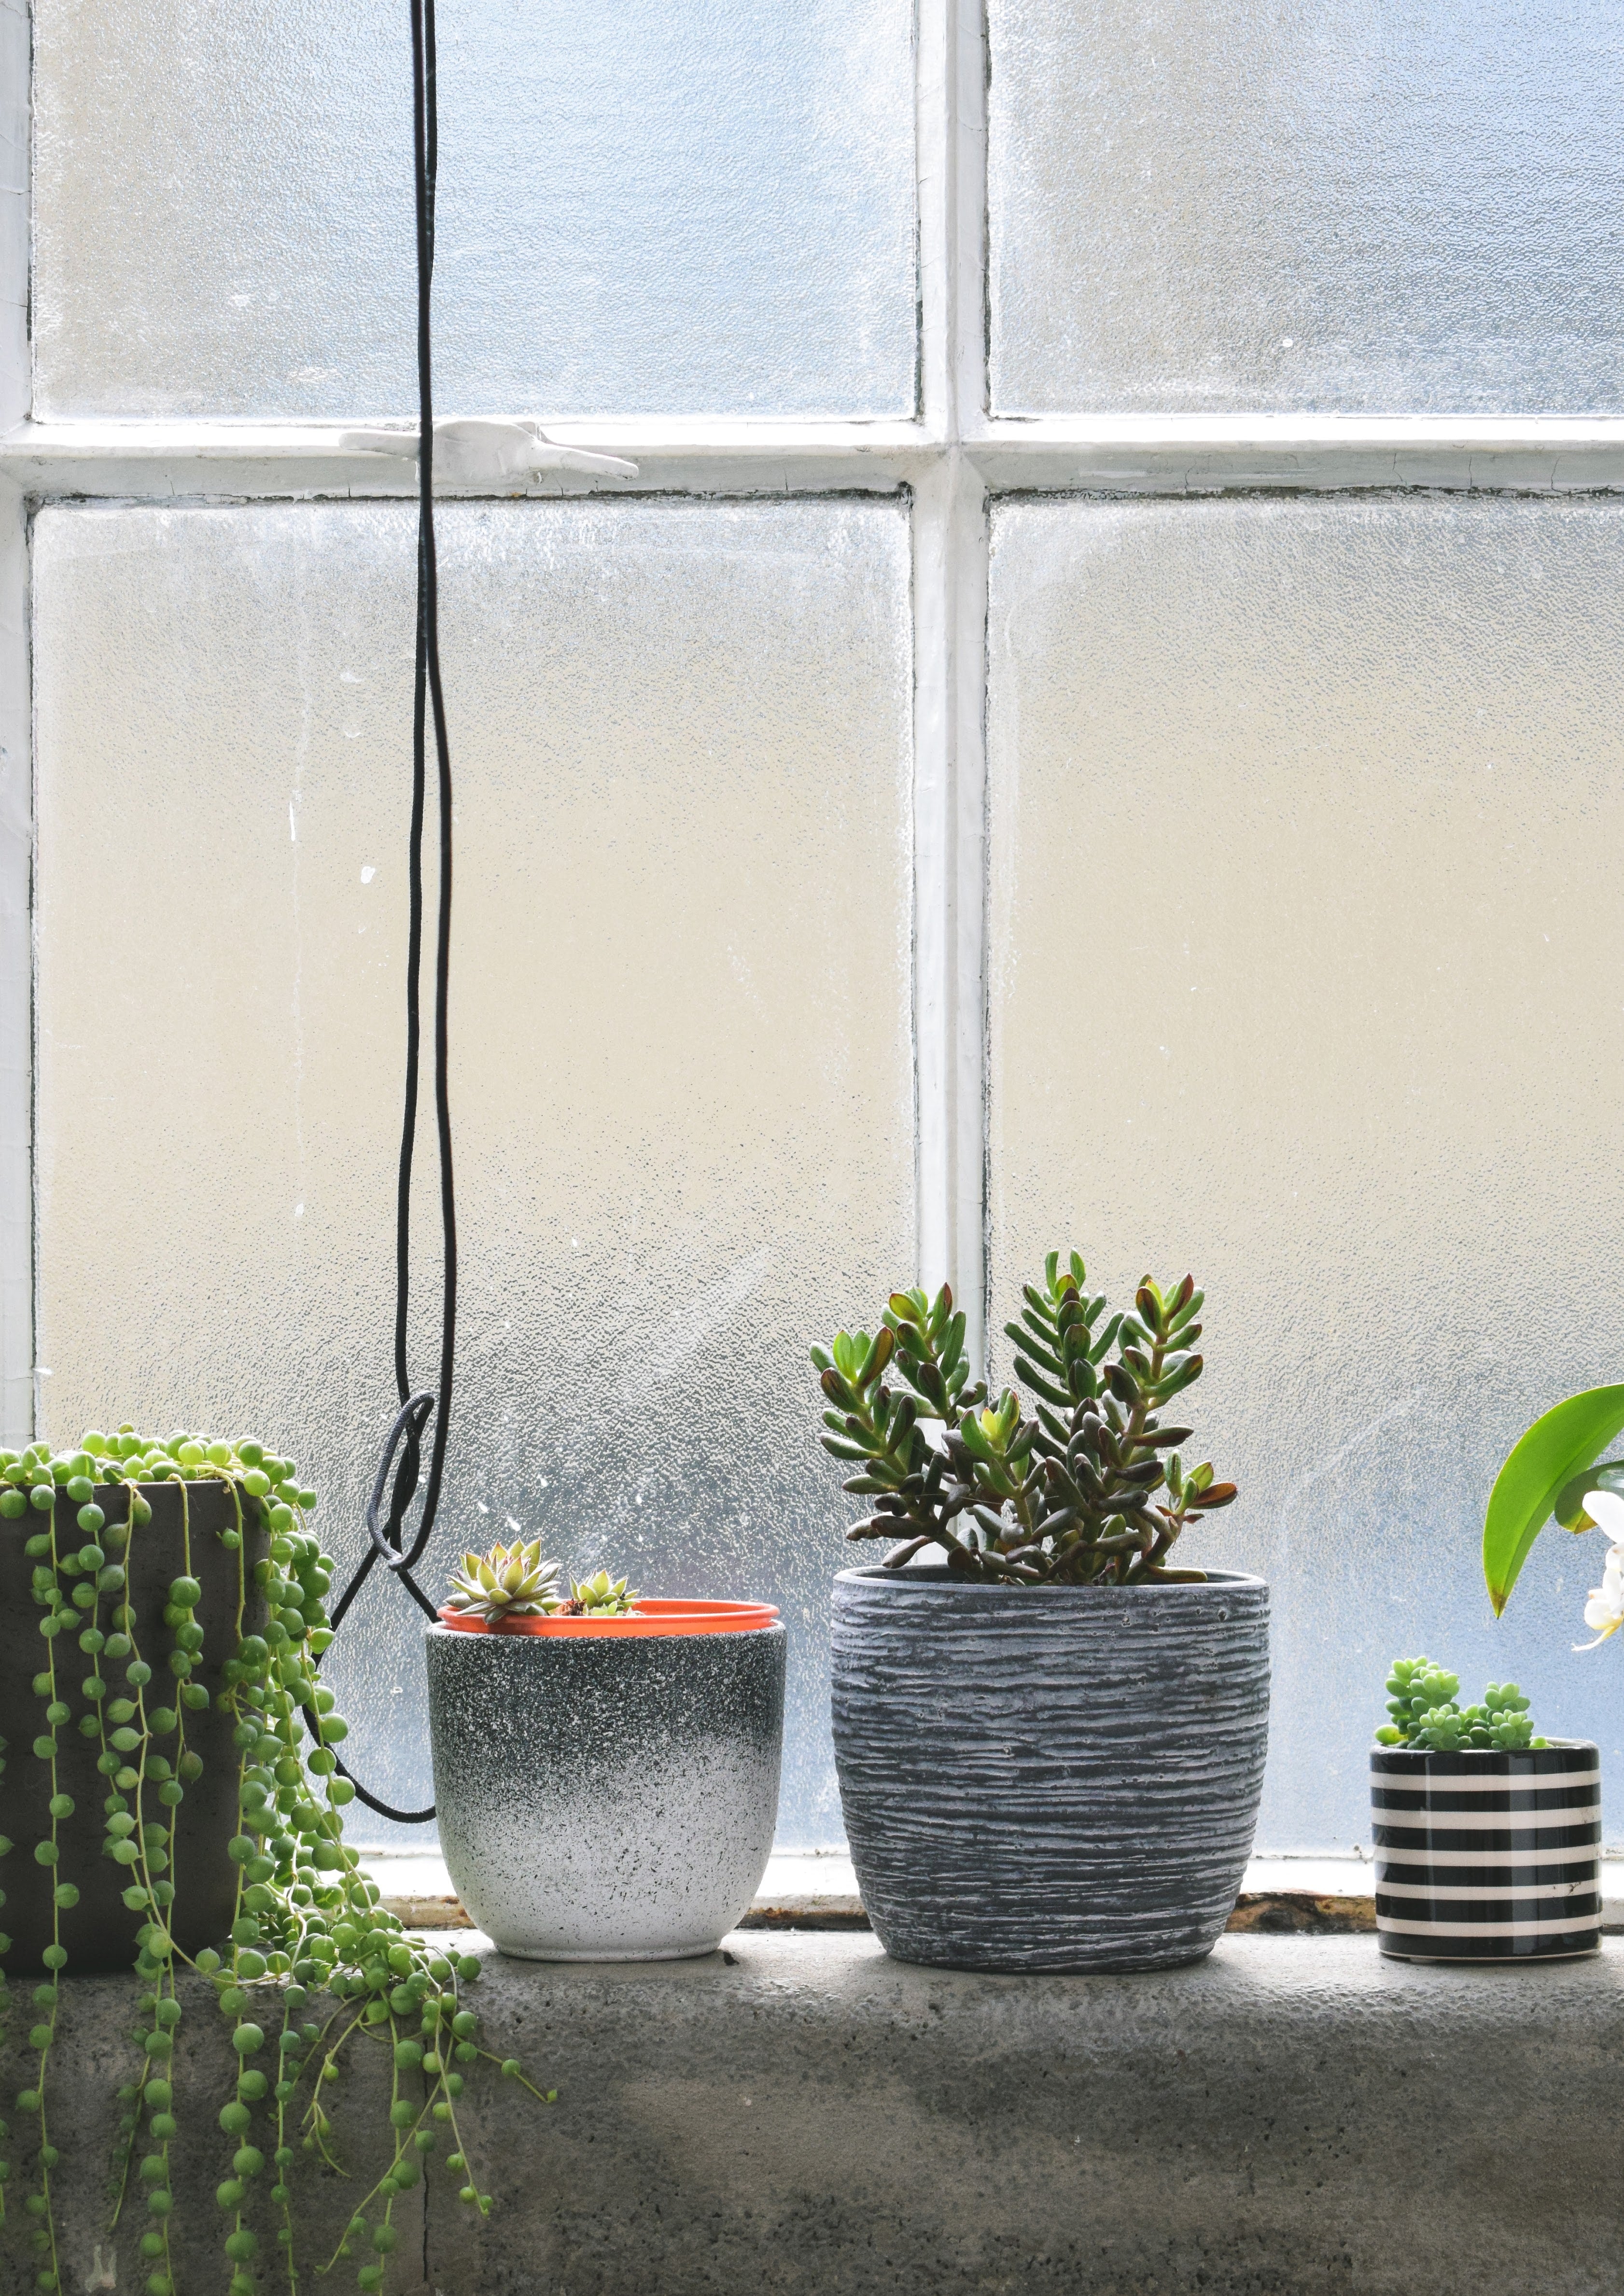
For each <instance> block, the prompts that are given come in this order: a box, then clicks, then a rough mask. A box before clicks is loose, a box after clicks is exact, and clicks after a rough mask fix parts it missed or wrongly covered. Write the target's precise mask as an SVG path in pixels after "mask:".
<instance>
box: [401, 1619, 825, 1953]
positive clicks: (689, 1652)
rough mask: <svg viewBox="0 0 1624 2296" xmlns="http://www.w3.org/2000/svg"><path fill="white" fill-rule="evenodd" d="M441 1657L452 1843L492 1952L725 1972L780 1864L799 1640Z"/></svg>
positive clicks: (712, 1640) (570, 1643)
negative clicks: (787, 1734) (740, 1927)
mask: <svg viewBox="0 0 1624 2296" xmlns="http://www.w3.org/2000/svg"><path fill="white" fill-rule="evenodd" d="M425 1639H426V1642H427V1645H428V1662H429V1731H430V1736H431V1742H432V1745H433V1751H434V1798H435V1800H436V1802H437V1804H438V1805H439V1831H440V1842H441V1846H442V1847H443V1849H444V1850H445V1853H446V1864H447V1867H448V1868H449V1870H450V1874H451V1879H452V1882H453V1884H454V1886H455V1890H456V1892H457V1895H458V1896H459V1897H460V1898H461V1899H462V1901H463V1904H464V1905H465V1906H466V1907H467V1908H468V1911H469V1913H470V1914H471V1915H472V1916H473V1919H474V1920H475V1922H476V1923H478V1924H479V1926H480V1928H481V1929H482V1930H483V1931H485V1932H486V1934H487V1935H488V1937H490V1938H492V1939H494V1940H495V1942H496V1944H497V1945H498V1946H500V1947H501V1948H502V1950H503V1952H504V1953H511V1954H517V1955H519V1956H521V1957H522V1958H523V1959H525V1960H529V1961H666V1960H677V1959H680V1958H682V1957H684V1956H686V1955H689V1954H698V1953H710V1952H713V1951H714V1950H715V1948H717V1946H718V1945H719V1944H720V1942H721V1940H722V1939H723V1937H724V1936H725V1935H726V1932H727V1931H729V1930H730V1929H733V1928H735V1927H736V1926H737V1924H738V1922H739V1920H740V1918H741V1916H742V1915H743V1914H744V1913H745V1912H746V1911H747V1910H748V1909H749V1907H750V1899H751V1898H753V1897H754V1896H755V1894H756V1890H757V1888H758V1887H759V1883H760V1880H761V1876H762V1874H763V1873H764V1872H765V1870H766V1867H767V1857H768V1854H769V1852H770V1851H771V1849H772V1846H773V1828H774V1825H775V1822H776V1819H777V1816H778V1767H779V1758H780V1755H781V1753H782V1751H783V1666H784V1631H783V1628H782V1627H781V1626H776V1625H774V1626H770V1627H758V1628H752V1629H750V1631H748V1632H745V1633H738V1634H703V1635H649V1636H623V1637H622V1636H614V1635H611V1634H605V1635H595V1636H546V1635H473V1634H463V1633H459V1632H457V1631H456V1630H455V1629H454V1628H448V1627H431V1628H429V1630H428V1634H427V1636H426V1637H425Z"/></svg>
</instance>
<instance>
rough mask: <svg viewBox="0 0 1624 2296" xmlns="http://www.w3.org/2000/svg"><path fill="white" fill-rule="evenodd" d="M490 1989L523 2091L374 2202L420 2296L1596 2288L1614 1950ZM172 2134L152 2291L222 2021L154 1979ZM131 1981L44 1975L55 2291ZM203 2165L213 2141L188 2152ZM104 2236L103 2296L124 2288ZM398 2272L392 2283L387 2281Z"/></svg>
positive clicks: (376, 2096)
mask: <svg viewBox="0 0 1624 2296" xmlns="http://www.w3.org/2000/svg"><path fill="white" fill-rule="evenodd" d="M469 1942H470V1944H471V1945H472V1948H473V1949H474V1950H475V1951H476V1952H477V1953H478V1954H479V1955H480V1959H481V1961H482V1962H483V1964H484V1968H483V1975H482V1981H481V1982H480V1985H479V1986H478V1987H477V1989H475V1991H474V1994H473V1996H472V2000H473V2003H474V2005H477V2007H478V2009H479V2011H480V2016H481V2019H482V2024H483V2038H484V2041H485V2045H486V2046H488V2047H491V2048H494V2049H495V2050H496V2051H497V2053H498V2054H506V2052H507V2051H508V2050H510V2049H511V2050H512V2051H513V2053H514V2054H516V2055H518V2056H519V2057H520V2058H521V2061H522V2062H523V2063H524V2065H525V2068H526V2070H527V2071H528V2072H529V2075H530V2077H531V2079H534V2080H536V2081H537V2085H538V2086H539V2087H544V2088H549V2089H556V2091H557V2092H558V2095H557V2101H556V2103H554V2105H553V2107H552V2108H551V2110H544V2109H543V2108H542V2107H541V2106H540V2105H539V2104H537V2103H535V2101H534V2100H533V2099H532V2098H530V2097H529V2096H527V2095H524V2094H523V2093H522V2092H521V2091H520V2090H517V2089H516V2088H515V2087H513V2085H511V2084H510V2083H508V2082H505V2081H501V2080H497V2079H489V2080H486V2079H479V2080H471V2081H470V2082H469V2084H468V2087H467V2090H466V2092H465V2093H464V2095H463V2101H462V2103H460V2105H459V2107H458V2120H457V2133H458V2137H459V2141H460V2142H461V2143H462V2144H463V2145H464V2146H465V2149H466V2151H467V2153H468V2155H469V2157H470V2160H471V2161H472V2162H473V2163H474V2164H475V2165H476V2169H477V2173H478V2177H479V2181H480V2186H481V2188H482V2189H485V2190H488V2192H489V2193H490V2194H491V2195H492V2197H493V2202H494V2205H493V2207H492V2210H491V2213H490V2215H489V2217H488V2218H487V2219H484V2220H480V2219H479V2218H476V2217H472V2216H471V2214H470V2212H469V2211H467V2210H460V2209H458V2208H456V2207H455V2204H454V2203H451V2202H450V2200H449V2194H448V2192H447V2177H446V2175H445V2171H444V2169H442V2168H440V2167H439V2165H438V2163H437V2164H436V2166H435V2167H434V2169H433V2170H432V2172H431V2177H430V2181H429V2186H428V2202H427V2223H426V2225H425V2222H424V2187H423V2186H422V2185H419V2186H418V2187H416V2188H415V2189H414V2190H413V2191H411V2192H409V2193H408V2194H405V2195H403V2196H402V2198H401V2199H400V2201H399V2202H398V2203H397V2207H396V2215H395V2221H396V2225H397V2228H398V2235H399V2240H400V2245H401V2249H402V2251H403V2257H404V2259H405V2265H404V2268H403V2270H402V2272H401V2276H400V2278H399V2280H398V2284H397V2285H398V2287H399V2288H400V2289H402V2290H406V2289H409V2290H411V2291H413V2292H414V2296H415V2292H417V2291H418V2290H419V2279H418V2271H419V2267H418V2258H419V2256H421V2258H422V2286H423V2288H424V2289H425V2290H426V2291H443V2292H445V2296H457V2292H466V2291H472V2290H489V2291H503V2290H504V2291H509V2292H529V2296H563V2292H566V2291H567V2292H568V2296H629V2292H633V2291H636V2292H643V2291H647V2292H650V2296H654V2292H658V2296H811V2292H814V2291H816V2296H882V2292H883V2296H988V2292H995V2291H1013V2290H1015V2289H1019V2290H1020V2291H1021V2296H1185V2292H1188V2296H1194V2292H1195V2291H1197V2290H1199V2291H1201V2292H1202V2296H1310V2292H1314V2296H1317V2292H1322V2291H1330V2290H1337V2291H1341V2292H1347V2296H1415V2292H1416V2291H1417V2290H1423V2291H1424V2292H1425V2296H1528V2292H1529V2291H1530V2289H1539V2290H1542V2291H1546V2292H1548V2296H1580V2292H1583V2291H1595V2290H1597V2289H1602V2288H1612V2287H1613V2286H1615V2285H1616V2283H1617V2263H1618V2255H1617V2242H1618V2234H1617V2210H1616V2206H1615V2204H1614V2201H1615V2194H1616V2187H1617V2158H1616V2155H1617V2137H1616V2130H1617V2122H1618V2112H1617V2087H1618V2068H1619V2065H1620V2062H1624V1944H1615V1943H1609V1944H1608V1945H1607V1946H1606V1947H1604V1948H1603V1952H1602V1953H1601V1955H1599V1956H1593V1957H1590V1958H1587V1959H1585V1960H1580V1961H1574V1962H1547V1963H1545V1964H1538V1965H1536V1966H1533V1967H1523V1968H1503V1969H1484V1968H1482V1967H1480V1966H1478V1967H1472V1966H1467V1967H1433V1968H1426V1967H1420V1966H1413V1965H1411V1964H1405V1963H1398V1962H1387V1961H1383V1960H1382V1959H1381V1958H1380V1956H1378V1954H1377V1952H1376V1949H1375V1943H1374V1939H1370V1938H1357V1937H1320V1938H1309V1937H1278V1938H1260V1937H1255V1936H1252V1937H1248V1936H1232V1937H1226V1938H1222V1939H1219V1941H1218V1947H1217V1949H1216V1950H1215V1951H1214V1953H1213V1954H1212V1955H1211V1956H1210V1958H1209V1959H1208V1960H1206V1961H1204V1962H1201V1963H1198V1964H1194V1965H1193V1966H1191V1967H1189V1968H1185V1969H1178V1970H1170V1971H1163V1972H1156V1973H1153V1974H1147V1975H1140V1976H1128V1977H1043V1976H1036V1977H988V1976H977V1975H972V1974H966V1973H963V1972H956V1971H951V1970H935V1969H923V1968H917V1967H912V1966H909V1965H908V1964H904V1963H900V1962H895V1961H891V1960H890V1959H888V1957H887V1956H885V1955H884V1954H883V1953H882V1951H881V1949H880V1946H879V1943H878V1941H877V1939H874V1937H872V1936H870V1935H866V1934H863V1933H847V1934H845V1935H840V1934H830V1933H823V1934H812V1935H794V1934H791V1933H789V1932H787V1931H760V1930H755V1931H735V1932H734V1935H733V1936H732V1937H730V1938H729V1939H727V1940H726V1945H725V1947H724V1948H723V1949H722V1950H721V1951H720V1952H718V1953H715V1954H709V1955H707V1956H703V1957H702V1958H701V1959H698V1960H695V1961H688V1962H663V1963H652V1964H650V1963H644V1964H632V1963H619V1964H573V1965H569V1966H561V1965H559V1964H542V1963H534V1962H530V1963H527V1962H521V1961H511V1960H507V1959H504V1957H503V1956H501V1955H499V1954H496V1953H495V1952H494V1951H492V1950H491V1948H489V1946H488V1941H487V1940H486V1939H483V1938H481V1937H480V1936H478V1934H477V1933H472V1934H471V1936H470V1939H469ZM183 1992H184V1995H185V2002H186V2014H185V2018H184V2019H183V2021H182V2025H181V2029H180V2039H179V2047H178V2050H177V2054H176V2067H177V2070H176V2079H178V2080H180V2081H182V2082H183V2083H184V2084H185V2092H186V2094H187V2095H188V2096H189V2097H190V2099H191V2102H192V2105H193V2107H194V2108H196V2110H194V2111H193V2113H192V2116H191V2119H190V2121H189V2124H188V2125H189V2127H190V2128H192V2129H193V2130H194V2131H195V2132H196V2141H194V2142H193V2141H189V2143H188V2145H187V2146H186V2148H185V2159H184V2164H183V2171H182V2173H181V2176H180V2182H181V2183H182V2184H183V2185H184V2187H185V2189H184V2192H182V2194H181V2198H182V2199H183V2200H184V2202H185V2206H184V2208H177V2210H176V2216H175V2218H174V2224H175V2226H176V2232H175V2238H176V2259H175V2262H176V2283H177V2284H178V2285H180V2286H183V2287H191V2286H193V2285H202V2284H205V2283H206V2282H207V2281H208V2278H209V2274H210V2273H211V2272H213V2271H214V2270H215V2267H216V2266H217V2260H218V2243H219V2238H220V2226H219V2223H218V2219H217V2211H216V2210H215V2209H214V2208H213V2206H212V2204H211V2196H212V2190H213V2185H214V2180H215V2177H216V2176H217V2174H218V2173H219V2169H220V2163H219V2161H218V2159H217V2155H216V2152H215V2148H214V2145H213V2144H210V2143H209V2141H208V2137H209V2122H210V2120H211V2118H212V2114H211V2111H205V2110H203V2108H204V2107H205V2106H206V2105H209V2104H210V2103H211V2101H213V2100H217V2097H218V2096H219V2095H222V2094H225V2093H226V2092H227V2091H228V2089H229V2086H230V2082H231V2079H232V2073H233V2067H234V2060H233V2058H232V2056H231V2051H230V2040H229V2034H228V2030H227V2028H226V2023H225V2021H223V2020H221V2019H220V2018H219V2017H217V2016H216V2015H214V2014H212V2013H211V2002H210V1998H209V1995H208V1993H207V1991H206V1989H205V1988H204V1987H203V1986H202V1984H201V1982H200V1981H199V1980H191V1979H188V1980H186V1981H185V1984H184V1986H183ZM132 1998H133V1980H130V1979H128V1978H122V1977H119V1978H94V1977H90V1978H83V1979H78V1980H75V1982H74V1984H73V1987H72V1990H71V1996H70V2005H69V2014H68V2017H67V2021H66V2025H65V2029H64V2036H63V2046H62V2052H61V2062H60V2064H59V2066H58V2071H57V2077H56V2078H57V2090H56V2100H55V2106H54V2111H55V2116H56V2121H57V2125H58V2127H59V2128H72V2129H73V2130H74V2131H75V2146H74V2151H73V2154H72V2156H71V2159H70V2161H68V2162H66V2163H65V2164H64V2168H63V2170H62V2177H63V2180H64V2181H63V2186H62V2209H63V2211H64V2213H63V2218H62V2221H63V2224H64V2227H65V2230H64V2240H65V2243H66V2245H65V2251H64V2255H63V2259H62V2262H63V2271H64V2283H63V2284H64V2286H72V2287H74V2288H78V2287H80V2286H99V2285H103V2284H104V2283H103V2281H102V2278H101V2276H100V2274H99V2273H97V2272H96V2271H95V2269H94V2265H93V2259H92V2255H91V2244H92V2236H93V2235H94V2236H95V2237H98V2238H102V2239H103V2240H104V2239H105V2234H104V2232H103V2229H102V2227H103V2225H104V2221H105V2218H104V2210H103V2183H104V2170H105V2162H106V2161H107V2159H108V2158H109V2157H111V2152H112V2149H113V2147H114V2144H115V2143H116V2130H115V2127H114V2122H115V2120H116V2115H117V2112H118V2107H117V2106H116V2104H115V2103H114V2102H113V2095H112V2089H113V2079H115V2078H116V2076H111V2075H110V2073H109V2071H108V2068H109V2066H110V2065H111V2064H113V2063H115V2062H117V2063H119V2064H122V2063H123V2062H124V2059H125V2057H126V2056H127V2048H128V2043H127V2031H128V2026H129V2016H130V2008H131V2002H132ZM390 2077H391V2076H390V2064H389V2056H388V2053H387V2052H386V2051H382V2050H365V2049H362V2050H359V2051H358V2052H357V2062H355V2063H354V2064H352V2065H351V2066H350V2068H349V2070H348V2071H346V2072H345V2073H344V2074H343V2076H342V2077H341V2079H340V2081H339V2083H338V2084H337V2085H336V2086H335V2087H332V2090H331V2091H327V2090H324V2093H323V2094H324V2103H325V2104H326V2107H327V2110H328V2111H329V2112H330V2113H331V2115H332V2145H333V2148H334V2152H335V2155H336V2157H337V2158H338V2159H339V2161H340V2163H341V2165H342V2166H343V2168H344V2169H346V2170H349V2171H352V2172H353V2173H354V2176H355V2177H356V2178H357V2180H358V2181H356V2182H351V2181H349V2180H348V2179H347V2178H342V2177H327V2176H321V2175H317V2174H316V2173H315V2172H314V2164H311V2166H310V2168H308V2169H306V2170H305V2171H301V2182H302V2195H301V2201H300V2207H301V2209H308V2211H309V2214H310V2221H309V2223H308V2228H307V2233H306V2235H305V2238H304V2242H303V2247H302V2250H301V2257H300V2261H301V2262H306V2263H308V2262H311V2261H318V2260H320V2259H321V2258H324V2257H325V2256H326V2255H327V2254H329V2253H331V2251H332V2245H333V2243H334V2242H335V2241H336V2239H337V2237H338V2236H339V2235H340V2233H341V2231H342V2227H343V2224H344V2221H345V2219H346V2218H347V2216H348V2214H349V2210H350V2209H351V2207H352V2206H353V2205H354V2203H355V2201H356V2200H357V2198H358V2197H359V2195H360V2194H361V2193H362V2192H363V2191H364V2190H365V2187H366V2185H367V2184H368V2183H369V2182H370V2180H371V2178H372V2177H373V2176H374V2175H375V2174H376V2173H377V2172H378V2169H379V2168H380V2167H381V2161H382V2159H383V2157H384V2155H383V2153H382V2150H381V2147H382V2142H383V2122H384V2120H385V2117H386V2115H387V2111H388V2106H389V2099H390ZM216 2142H217V2140H216ZM138 2228H139V2227H138V2226H135V2227H133V2228H130V2229H128V2230H127V2231H121V2233H120V2235H119V2241H120V2243H121V2244H122V2246H123V2249H124V2253H123V2255H122V2256H121V2258H120V2259H119V2261H120V2264H121V2266H123V2267H126V2268H124V2269H120V2271H119V2283H120V2284H121V2285H122V2284H124V2283H125V2282H126V2281H128V2282H129V2283H130V2284H132V2285H133V2284H135V2279H136V2277H137V2275H138V2273H139V2271H140V2268H141V2267H139V2265H138V2262H137V2259H135V2255H134V2252H133V2251H134V2244H135V2231H136V2230H138ZM408 2272H409V2275H410V2276H409V2277H408V2276H407V2274H408Z"/></svg>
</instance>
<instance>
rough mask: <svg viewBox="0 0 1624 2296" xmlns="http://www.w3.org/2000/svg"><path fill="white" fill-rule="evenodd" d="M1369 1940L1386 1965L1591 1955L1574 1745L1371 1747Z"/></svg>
mask: <svg viewBox="0 0 1624 2296" xmlns="http://www.w3.org/2000/svg"><path fill="white" fill-rule="evenodd" d="M1370 1800H1371V1819H1372V1828H1373V1831H1372V1836H1371V1839H1372V1841H1373V1843H1374V1849H1375V1858H1376V1930H1377V1932H1378V1934H1379V1936H1380V1938H1381V1940H1382V1952H1383V1953H1384V1954H1386V1955H1387V1956H1389V1957H1390V1959H1392V1960H1394V1961H1552V1960H1565V1959H1568V1958H1570V1957H1571V1956H1574V1955H1576V1954H1586V1953H1599V1952H1600V1951H1601V1949H1602V1869H1601V1864H1600V1860H1601V1855H1602V1767H1601V1755H1600V1752H1599V1751H1598V1749H1597V1748H1596V1747H1595V1745H1594V1744H1593V1743H1591V1741H1590V1740H1589V1739H1587V1738H1559V1739H1557V1740H1555V1741H1554V1743H1552V1744H1551V1745H1549V1746H1530V1747H1529V1748H1528V1749H1527V1750H1526V1751H1523V1752H1521V1753H1498V1752H1495V1751H1489V1750H1487V1749H1485V1750H1484V1751H1481V1752H1476V1751H1473V1752H1470V1753H1459V1754H1439V1753H1434V1752H1432V1751H1431V1750H1430V1749H1428V1748H1423V1747H1415V1746H1379V1747H1377V1748H1376V1749H1375V1751H1374V1752H1373V1753H1372V1755H1371V1758H1370Z"/></svg>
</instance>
